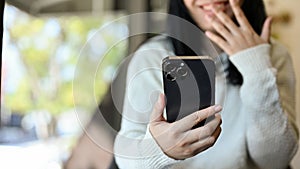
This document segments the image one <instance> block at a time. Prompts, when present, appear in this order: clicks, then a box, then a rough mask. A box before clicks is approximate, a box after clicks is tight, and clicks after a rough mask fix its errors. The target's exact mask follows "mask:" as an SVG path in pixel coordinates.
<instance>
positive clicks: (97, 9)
mask: <svg viewBox="0 0 300 169" xmlns="http://www.w3.org/2000/svg"><path fill="white" fill-rule="evenodd" d="M1 3H2V2H1ZM265 3H266V8H267V12H268V13H269V14H270V15H272V16H274V25H273V27H272V34H273V37H274V38H276V39H279V41H281V42H282V43H283V44H284V45H285V46H286V47H287V48H288V49H289V51H290V53H291V55H292V58H293V61H294V67H295V72H296V78H297V81H298V82H299V80H300V57H299V53H300V48H299V44H300V42H299V39H300V33H299V31H298V30H300V19H299V16H300V11H299V10H298V8H297V7H299V6H300V1H294V0H286V1H280V0H265ZM166 4H167V1H166V0H138V1H136V0H85V1H80V0H52V1H46V0H6V1H5V8H4V19H3V23H4V25H3V28H4V34H3V45H2V48H3V49H2V72H1V114H0V168H3V169H5V168H9V169H19V168H30V169H48V168H49V169H50V168H51V169H61V168H69V169H102V168H108V166H110V164H111V160H112V156H113V155H112V154H111V151H112V144H113V139H114V135H113V134H112V133H110V132H108V130H107V128H106V127H107V126H104V125H103V119H101V118H99V117H97V116H95V114H97V110H98V109H100V108H102V109H103V110H105V112H107V113H105V112H104V117H105V120H106V121H108V122H109V123H110V124H112V125H113V128H114V129H115V130H118V128H119V121H120V117H119V116H118V115H116V113H112V112H116V108H115V107H114V104H113V103H112V102H111V100H112V98H111V96H110V95H109V94H108V93H110V92H108V91H109V90H110V86H111V83H112V81H114V80H116V79H117V80H118V78H116V79H112V78H111V77H112V75H113V74H115V72H117V70H119V71H121V72H126V71H125V69H126V68H122V67H121V68H120V63H121V62H122V61H123V60H124V58H125V57H126V56H127V55H128V54H130V53H131V52H132V51H134V49H136V47H137V46H138V45H139V44H140V43H141V42H142V41H143V40H145V39H146V38H148V37H149V35H148V34H145V35H137V36H134V37H130V38H124V37H127V36H128V35H129V34H130V32H132V31H147V29H149V25H152V24H157V25H162V23H163V22H164V19H165V18H153V17H145V18H139V20H134V21H133V20H130V18H128V19H121V20H118V19H119V18H121V17H123V16H127V15H129V14H134V13H137V12H147V11H151V12H166V7H167V5H166ZM112 21H114V22H112ZM108 24H109V25H110V27H111V29H105V30H103V31H102V33H101V34H100V36H96V37H95V34H96V33H97V31H98V30H99V29H101V28H102V27H104V26H106V25H108ZM97 35H98V34H97ZM91 38H93V42H94V43H87V41H88V40H89V39H91ZM119 39H122V40H121V41H119V42H118V43H117V44H115V43H114V42H115V41H117V40H119ZM83 47H84V50H82V49H83ZM103 55H105V57H103V58H102V60H101V65H100V68H99V69H98V71H97V73H96V74H95V78H94V84H95V87H94V94H95V97H94V98H89V96H88V95H86V92H85V88H86V84H85V81H84V80H82V81H79V83H78V84H77V87H79V89H81V90H78V92H76V96H77V97H79V98H80V99H81V100H82V102H80V104H79V105H76V107H75V106H74V98H73V87H74V86H73V82H74V79H75V78H76V75H75V72H76V68H77V67H78V63H77V62H78V60H79V57H81V56H86V58H88V59H85V60H84V61H83V62H82V65H85V66H83V68H81V69H80V71H81V72H80V74H81V75H82V76H85V74H88V73H89V71H90V70H89V67H90V65H93V64H94V66H97V65H95V63H94V62H95V59H99V57H100V58H101V56H103ZM120 76H121V78H122V77H123V78H124V74H122V73H120ZM119 88H122V84H119ZM77 89H78V88H77ZM120 98H122V94H121V95H120ZM91 99H92V100H91ZM93 99H95V100H93ZM90 102H97V103H99V106H97V105H96V106H95V105H93V104H90ZM97 107H98V108H97ZM297 112H298V119H297V120H298V126H300V119H299V118H300V116H299V112H300V83H297ZM87 133H89V134H87ZM99 144H101V145H105V148H104V149H103V148H102V147H101V146H98V145H99ZM299 159H300V153H298V154H297V155H296V157H295V158H294V160H293V161H292V166H293V168H300V160H299Z"/></svg>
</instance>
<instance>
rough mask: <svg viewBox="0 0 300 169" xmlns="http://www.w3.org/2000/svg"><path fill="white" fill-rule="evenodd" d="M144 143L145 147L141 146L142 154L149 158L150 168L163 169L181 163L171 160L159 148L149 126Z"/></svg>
mask: <svg viewBox="0 0 300 169" xmlns="http://www.w3.org/2000/svg"><path fill="white" fill-rule="evenodd" d="M143 143H144V145H141V146H142V147H141V152H142V154H143V155H146V156H148V159H149V161H148V162H147V163H148V165H149V166H148V167H151V168H163V167H165V166H169V165H172V164H175V163H177V162H179V161H181V160H175V159H173V158H170V157H169V156H167V155H166V154H165V153H164V152H163V151H162V149H161V148H160V147H159V145H158V144H157V143H156V141H155V140H154V138H153V136H152V134H151V133H150V130H149V125H148V126H147V131H146V135H145V137H144V142H143Z"/></svg>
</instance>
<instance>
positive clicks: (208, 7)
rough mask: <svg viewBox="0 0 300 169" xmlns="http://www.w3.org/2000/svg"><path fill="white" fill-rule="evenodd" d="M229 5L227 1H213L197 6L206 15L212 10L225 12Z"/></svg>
mask: <svg viewBox="0 0 300 169" xmlns="http://www.w3.org/2000/svg"><path fill="white" fill-rule="evenodd" d="M228 5H229V2H228V1H215V2H209V3H205V4H201V5H199V7H200V8H201V9H202V10H204V11H205V12H207V13H212V9H213V8H217V9H219V10H222V11H225V10H226V9H227V7H228Z"/></svg>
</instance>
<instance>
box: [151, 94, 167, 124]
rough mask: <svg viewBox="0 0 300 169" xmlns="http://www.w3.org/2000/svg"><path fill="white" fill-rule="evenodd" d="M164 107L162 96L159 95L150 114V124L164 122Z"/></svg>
mask: <svg viewBox="0 0 300 169" xmlns="http://www.w3.org/2000/svg"><path fill="white" fill-rule="evenodd" d="M164 107H165V98H164V94H162V93H160V94H159V96H158V99H157V101H156V103H155V105H154V108H153V110H152V113H151V117H150V121H151V122H158V121H165V118H164V117H163V112H164Z"/></svg>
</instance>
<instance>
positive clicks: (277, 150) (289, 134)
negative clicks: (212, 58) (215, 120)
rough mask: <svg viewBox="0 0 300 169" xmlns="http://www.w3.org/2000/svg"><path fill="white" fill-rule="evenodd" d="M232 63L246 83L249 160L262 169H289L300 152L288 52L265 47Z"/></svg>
mask: <svg viewBox="0 0 300 169" xmlns="http://www.w3.org/2000/svg"><path fill="white" fill-rule="evenodd" d="M230 60H231V61H232V63H233V64H234V65H235V66H236V67H237V69H238V70H239V71H240V72H241V74H242V76H243V80H244V82H243V84H242V86H241V89H240V97H241V100H242V104H243V106H242V110H241V113H246V115H245V117H246V121H247V123H246V138H247V146H248V147H247V149H248V153H249V156H250V158H252V160H253V162H254V163H255V165H257V166H258V167H259V168H264V169H276V168H286V167H287V166H288V165H289V163H290V161H291V160H292V158H293V156H294V155H295V153H296V151H297V149H298V129H297V127H296V112H295V76H294V71H293V65H292V61H291V58H290V56H289V54H288V52H287V51H286V50H285V48H283V47H282V46H280V45H279V44H272V46H271V45H269V44H263V45H259V46H256V47H253V48H250V49H247V50H245V51H242V52H239V53H237V54H235V55H233V56H231V57H230Z"/></svg>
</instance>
